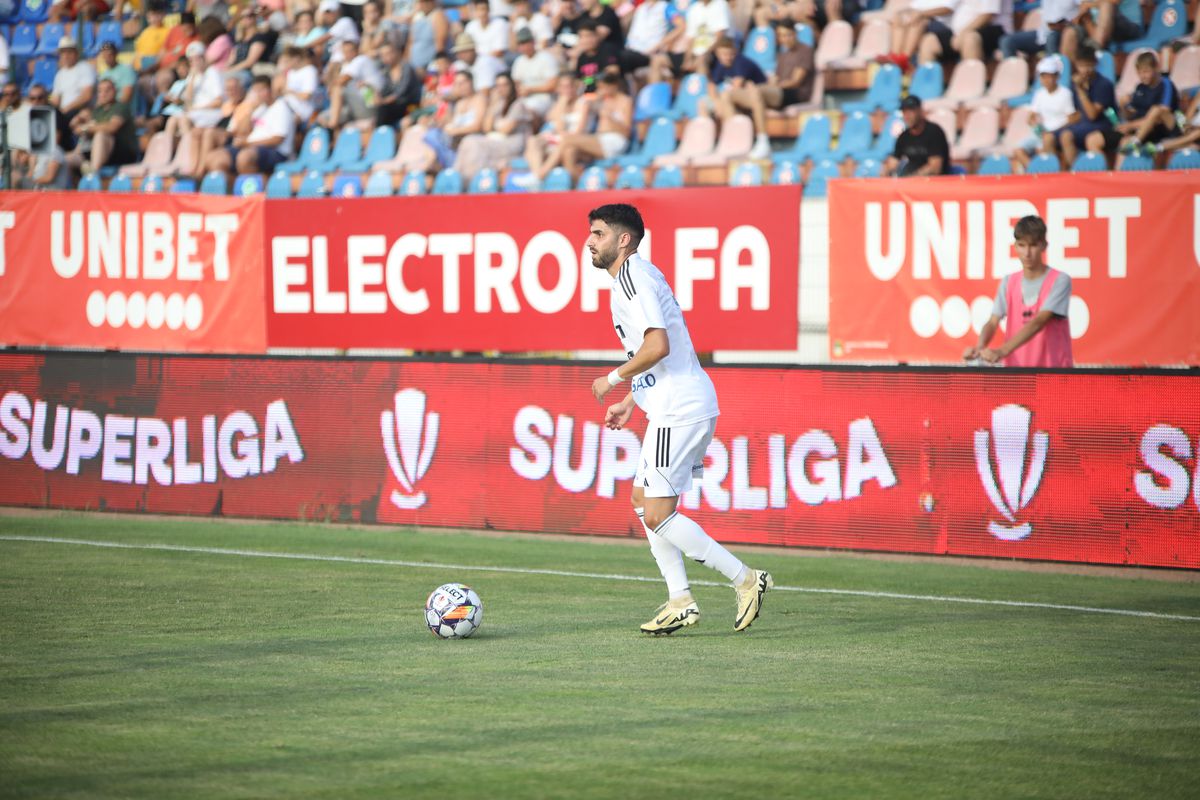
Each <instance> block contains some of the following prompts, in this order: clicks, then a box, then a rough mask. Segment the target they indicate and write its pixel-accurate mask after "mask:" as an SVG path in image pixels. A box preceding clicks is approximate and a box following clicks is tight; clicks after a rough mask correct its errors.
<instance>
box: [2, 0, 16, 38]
mask: <svg viewBox="0 0 1200 800" xmlns="http://www.w3.org/2000/svg"><path fill="white" fill-rule="evenodd" d="M5 3H6V4H3V5H0V8H3V9H5V10H4V11H0V25H16V24H17V23H18V22H20V21H21V4H20V2H16V0H5ZM7 33H8V31H7V30H6V31H5V34H7Z"/></svg>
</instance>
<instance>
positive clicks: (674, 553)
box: [633, 508, 692, 600]
mask: <svg viewBox="0 0 1200 800" xmlns="http://www.w3.org/2000/svg"><path fill="white" fill-rule="evenodd" d="M633 513H635V514H637V518H638V521H639V522H641V523H642V530H644V531H646V538H647V539H648V540H649V541H650V553H651V554H652V555H653V556H654V560H655V562H657V564H658V571H659V572H661V573H662V576H663V580H664V581H666V582H667V597H668V599H670V600H680V599H682V598H685V597H691V596H692V588H691V587H690V586H688V579H687V570H686V568H685V567H684V565H683V553H681V552H679V548H678V547H676V546H675V545H673V544H671V543H670V542H668V541H667V540H666V539H664V538H663V537H661V536H659V535H658V534H656V533H655V532H654V531H652V530H650V529H649V528H647V527H646V519H645V517H646V512H645V511H644V510H642V509H640V508H635V509H634V510H633Z"/></svg>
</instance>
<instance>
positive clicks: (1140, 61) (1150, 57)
mask: <svg viewBox="0 0 1200 800" xmlns="http://www.w3.org/2000/svg"><path fill="white" fill-rule="evenodd" d="M1134 66H1136V67H1157V66H1158V56H1157V55H1155V54H1154V53H1153V52H1145V53H1142V54H1141V55H1140V56H1138V57H1137V61H1135V62H1134Z"/></svg>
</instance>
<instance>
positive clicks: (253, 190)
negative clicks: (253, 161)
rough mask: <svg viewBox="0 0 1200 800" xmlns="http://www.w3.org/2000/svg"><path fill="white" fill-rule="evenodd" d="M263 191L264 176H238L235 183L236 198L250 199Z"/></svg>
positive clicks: (234, 192)
mask: <svg viewBox="0 0 1200 800" xmlns="http://www.w3.org/2000/svg"><path fill="white" fill-rule="evenodd" d="M262 190H263V178H262V175H238V176H237V178H235V179H234V181H233V194H234V196H235V197H249V196H250V195H252V194H258V193H260V192H261V191H262Z"/></svg>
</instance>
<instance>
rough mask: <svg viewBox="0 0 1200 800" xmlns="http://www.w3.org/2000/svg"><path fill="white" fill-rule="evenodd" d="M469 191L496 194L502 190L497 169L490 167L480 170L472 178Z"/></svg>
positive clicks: (471, 192)
mask: <svg viewBox="0 0 1200 800" xmlns="http://www.w3.org/2000/svg"><path fill="white" fill-rule="evenodd" d="M467 191H468V192H469V193H470V194H495V193H496V192H498V191H500V178H499V176H498V175H496V170H494V169H491V168H490V167H485V168H484V169H481V170H479V172H477V173H475V177H474V178H472V179H471V185H470V187H468V189H467Z"/></svg>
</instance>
